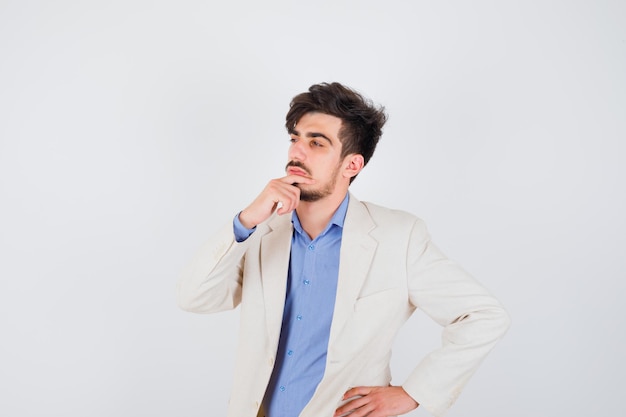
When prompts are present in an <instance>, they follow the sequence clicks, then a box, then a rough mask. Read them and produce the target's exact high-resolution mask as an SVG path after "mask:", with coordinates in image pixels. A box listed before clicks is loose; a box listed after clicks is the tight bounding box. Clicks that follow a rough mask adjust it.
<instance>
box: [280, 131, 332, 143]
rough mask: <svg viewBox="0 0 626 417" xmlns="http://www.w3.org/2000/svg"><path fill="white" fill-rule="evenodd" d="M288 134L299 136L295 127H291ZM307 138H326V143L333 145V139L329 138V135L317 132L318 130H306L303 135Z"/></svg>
mask: <svg viewBox="0 0 626 417" xmlns="http://www.w3.org/2000/svg"><path fill="white" fill-rule="evenodd" d="M289 133H290V134H292V135H294V136H300V132H298V131H297V130H296V129H291V131H290V132H289ZM305 136H306V137H307V138H323V139H326V140H327V141H328V143H329V144H330V145H333V141H332V140H330V138H329V137H327V136H326V135H325V134H323V133H319V132H308V133H307V134H306V135H305Z"/></svg>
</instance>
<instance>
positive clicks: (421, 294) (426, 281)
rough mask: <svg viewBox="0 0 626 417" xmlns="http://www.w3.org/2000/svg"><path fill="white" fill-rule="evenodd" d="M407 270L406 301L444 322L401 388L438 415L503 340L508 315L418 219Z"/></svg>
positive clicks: (412, 236)
mask: <svg viewBox="0 0 626 417" xmlns="http://www.w3.org/2000/svg"><path fill="white" fill-rule="evenodd" d="M407 268H408V271H409V275H408V277H409V281H408V286H409V297H410V301H411V303H412V304H413V305H415V306H416V307H418V308H420V309H422V311H424V312H425V313H426V314H427V315H428V316H430V317H431V318H432V319H433V320H435V321H436V322H437V323H439V324H440V325H441V326H443V332H442V344H441V347H440V348H438V349H436V350H434V351H433V352H431V353H430V354H428V355H427V356H426V357H425V358H424V359H423V360H422V361H421V362H420V363H419V365H418V366H417V367H416V368H415V370H414V371H413V372H412V373H411V375H410V376H409V377H408V378H407V380H406V381H405V383H404V384H403V388H404V390H405V391H406V392H407V393H408V394H409V395H410V396H411V397H412V398H414V399H415V400H417V401H419V403H420V404H421V405H423V406H424V407H425V408H426V409H427V410H428V411H429V412H431V413H432V414H433V415H435V416H441V415H443V413H444V412H445V411H446V410H447V409H448V408H449V407H450V406H451V405H452V404H453V403H454V401H455V400H456V398H457V397H458V395H459V394H460V393H461V390H462V389H463V387H464V386H465V384H466V383H467V381H468V380H469V379H470V377H471V376H472V375H473V374H474V372H475V371H476V370H477V369H478V367H479V365H480V363H481V362H482V361H483V359H484V358H485V357H486V356H487V354H488V353H489V352H490V351H491V350H492V349H493V347H494V346H495V344H496V343H497V342H498V341H499V340H500V339H501V338H502V336H503V335H504V333H505V332H506V330H507V329H508V327H509V325H510V319H509V316H508V314H507V313H506V311H505V310H504V308H503V307H502V305H501V304H500V303H499V302H498V300H496V299H495V298H494V297H493V296H492V295H491V294H490V293H489V292H488V291H487V289H485V288H484V287H483V286H482V285H481V284H480V283H478V282H477V281H476V280H474V278H472V277H471V276H470V275H469V274H468V273H467V272H465V271H464V270H463V269H462V268H460V267H459V266H458V265H457V264H456V263H454V262H452V261H450V260H449V259H447V258H446V257H445V256H444V255H443V254H442V253H441V252H440V251H439V249H437V248H436V247H435V246H434V245H433V244H432V242H431V241H430V236H429V235H428V232H427V231H426V227H425V225H424V223H423V222H422V221H421V220H418V221H417V222H416V223H415V225H414V227H413V231H412V235H411V243H410V245H409V255H408V263H407Z"/></svg>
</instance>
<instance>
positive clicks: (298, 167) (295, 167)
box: [285, 161, 311, 177]
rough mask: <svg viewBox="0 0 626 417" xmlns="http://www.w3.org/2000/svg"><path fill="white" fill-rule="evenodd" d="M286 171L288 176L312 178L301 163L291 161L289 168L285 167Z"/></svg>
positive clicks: (288, 164)
mask: <svg viewBox="0 0 626 417" xmlns="http://www.w3.org/2000/svg"><path fill="white" fill-rule="evenodd" d="M285 170H286V171H287V174H288V175H299V176H301V177H310V176H311V174H310V173H309V171H308V170H307V169H306V167H305V166H304V164H302V163H301V162H299V161H290V162H289V163H287V166H286V167H285Z"/></svg>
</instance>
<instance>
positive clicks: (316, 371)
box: [234, 195, 348, 417]
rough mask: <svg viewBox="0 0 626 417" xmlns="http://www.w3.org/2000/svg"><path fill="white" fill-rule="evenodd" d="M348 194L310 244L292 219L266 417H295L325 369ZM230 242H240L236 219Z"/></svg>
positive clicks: (295, 217) (294, 217) (245, 231)
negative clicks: (284, 286) (284, 295)
mask: <svg viewBox="0 0 626 417" xmlns="http://www.w3.org/2000/svg"><path fill="white" fill-rule="evenodd" d="M347 209H348V195H346V197H345V198H344V200H343V202H342V203H341V204H340V205H339V207H338V208H337V210H336V211H335V214H334V215H333V217H332V218H331V220H330V222H329V223H328V225H327V226H326V228H325V229H324V231H323V232H322V233H320V235H319V236H317V237H316V238H315V239H313V240H311V238H310V237H309V236H308V235H307V233H306V232H305V231H304V230H303V229H302V226H301V224H300V220H299V219H298V215H297V214H296V212H295V211H294V212H293V214H292V223H293V228H294V232H293V236H292V238H291V258H290V260H289V271H288V273H287V294H286V299H285V308H284V310H283V322H282V328H281V333H280V340H279V342H278V352H277V354H276V363H275V365H274V370H273V372H272V376H271V378H270V382H269V385H268V387H267V391H266V394H265V399H264V401H263V405H264V409H265V414H266V416H267V417H295V416H298V415H299V414H300V412H301V411H302V409H303V408H304V407H305V406H306V404H307V403H308V402H309V400H310V399H311V397H312V396H313V393H314V392H315V389H316V388H317V385H318V384H319V382H320V381H321V379H322V377H323V375H324V370H325V367H326V352H327V350H328V338H329V336H330V325H331V323H332V318H333V311H334V308H335V295H336V292H337V277H338V275H339V251H340V249H341V236H342V232H343V222H344V219H345V216H346V211H347ZM234 228H235V237H236V239H237V240H238V241H242V240H245V239H246V238H247V237H248V236H249V235H250V234H251V233H252V232H253V230H254V229H245V228H244V227H243V226H242V225H241V223H240V222H239V219H238V216H236V217H235V222H234Z"/></svg>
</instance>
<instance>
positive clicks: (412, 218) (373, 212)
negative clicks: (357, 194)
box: [359, 201, 423, 226]
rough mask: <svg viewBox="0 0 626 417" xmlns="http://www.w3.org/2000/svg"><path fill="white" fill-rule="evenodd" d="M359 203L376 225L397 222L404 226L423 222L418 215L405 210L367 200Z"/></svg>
mask: <svg viewBox="0 0 626 417" xmlns="http://www.w3.org/2000/svg"><path fill="white" fill-rule="evenodd" d="M359 203H360V204H361V205H362V206H363V207H364V208H365V210H367V212H368V214H369V215H370V217H371V218H372V219H373V220H374V222H375V223H376V224H378V225H383V224H384V225H389V224H398V225H404V226H406V225H409V224H410V225H412V224H415V223H421V222H423V221H422V219H420V218H419V217H418V216H416V215H415V214H413V213H409V212H407V211H405V210H399V209H395V208H389V207H384V206H381V205H379V204H375V203H371V202H369V201H359Z"/></svg>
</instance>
